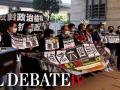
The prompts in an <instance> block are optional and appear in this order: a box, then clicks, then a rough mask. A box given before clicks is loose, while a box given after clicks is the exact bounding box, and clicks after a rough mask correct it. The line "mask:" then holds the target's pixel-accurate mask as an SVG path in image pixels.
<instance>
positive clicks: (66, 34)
mask: <svg viewBox="0 0 120 90" xmlns="http://www.w3.org/2000/svg"><path fill="white" fill-rule="evenodd" d="M58 38H59V49H63V48H64V44H63V40H64V39H68V38H73V37H72V34H71V31H70V29H69V27H68V25H64V26H62V27H61V34H60V35H58Z"/></svg>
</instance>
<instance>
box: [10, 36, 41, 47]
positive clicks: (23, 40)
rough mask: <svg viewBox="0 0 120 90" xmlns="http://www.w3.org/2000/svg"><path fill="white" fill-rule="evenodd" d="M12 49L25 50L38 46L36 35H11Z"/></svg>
mask: <svg viewBox="0 0 120 90" xmlns="http://www.w3.org/2000/svg"><path fill="white" fill-rule="evenodd" d="M11 37H12V38H11V41H12V47H13V48H17V49H26V48H31V47H37V46H39V44H38V40H37V37H36V35H24V36H23V35H18V36H15V35H11Z"/></svg>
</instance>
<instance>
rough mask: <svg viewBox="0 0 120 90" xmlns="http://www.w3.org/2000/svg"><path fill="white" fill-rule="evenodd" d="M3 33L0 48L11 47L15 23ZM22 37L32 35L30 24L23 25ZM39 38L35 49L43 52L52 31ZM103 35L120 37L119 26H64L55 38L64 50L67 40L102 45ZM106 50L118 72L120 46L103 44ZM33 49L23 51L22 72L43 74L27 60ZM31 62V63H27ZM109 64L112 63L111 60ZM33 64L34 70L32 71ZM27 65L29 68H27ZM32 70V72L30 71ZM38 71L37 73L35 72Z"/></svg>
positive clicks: (43, 33) (36, 64)
mask: <svg viewBox="0 0 120 90" xmlns="http://www.w3.org/2000/svg"><path fill="white" fill-rule="evenodd" d="M5 27H6V28H5V31H4V33H3V34H2V41H1V42H2V46H3V47H12V44H11V34H15V33H16V32H17V25H16V22H13V21H11V22H9V24H8V25H7V26H5ZM21 33H22V34H24V35H29V34H31V33H32V26H31V24H30V23H26V24H25V25H24V28H23V31H22V32H21ZM39 35H40V36H38V37H39V39H38V42H39V47H37V48H36V50H39V51H42V52H44V51H45V38H49V37H54V36H55V34H54V30H52V29H49V28H47V29H46V30H44V31H43V32H40V34H39ZM103 35H120V26H118V27H117V28H116V29H115V28H114V26H109V27H108V28H107V29H105V26H104V24H99V25H97V27H94V26H93V25H91V24H88V25H85V24H83V23H81V24H79V25H78V27H77V26H75V24H72V23H70V24H65V25H64V26H62V27H61V30H60V33H59V35H57V37H58V38H59V49H60V50H62V49H64V44H63V40H64V39H67V38H73V39H74V41H75V45H76V46H77V45H79V44H84V43H94V44H95V45H103V44H102V42H101V37H102V36H103ZM105 46H106V47H107V48H109V49H110V51H111V53H112V54H114V52H116V53H115V55H116V56H117V69H118V71H120V44H111V43H108V44H105ZM33 50H35V49H33V48H30V49H27V50H24V51H23V52H25V53H24V54H22V66H23V72H25V73H31V72H32V73H33V72H43V71H42V70H38V69H37V68H38V66H39V65H38V62H37V61H35V60H33V59H31V58H28V57H27V52H31V51H33ZM30 60H31V62H29V61H30ZM111 63H112V64H113V63H114V62H113V61H112V60H111ZM33 64H34V69H33V67H32V66H33ZM28 65H29V66H30V67H28ZM32 70H33V71H32ZM37 70H38V71H37Z"/></svg>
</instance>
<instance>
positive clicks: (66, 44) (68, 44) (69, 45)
mask: <svg viewBox="0 0 120 90" xmlns="http://www.w3.org/2000/svg"><path fill="white" fill-rule="evenodd" d="M63 43H64V49H67V48H74V47H75V42H74V39H73V38H68V39H64V40H63Z"/></svg>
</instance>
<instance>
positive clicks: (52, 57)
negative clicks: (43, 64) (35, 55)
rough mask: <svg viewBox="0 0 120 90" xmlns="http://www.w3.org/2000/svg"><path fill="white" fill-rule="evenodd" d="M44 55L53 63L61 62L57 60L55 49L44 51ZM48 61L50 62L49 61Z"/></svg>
mask: <svg viewBox="0 0 120 90" xmlns="http://www.w3.org/2000/svg"><path fill="white" fill-rule="evenodd" d="M44 56H45V57H46V58H47V59H48V60H49V61H50V62H51V63H53V64H57V65H58V64H59V62H58V61H57V59H56V57H55V51H48V52H44ZM49 61H48V63H49Z"/></svg>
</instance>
